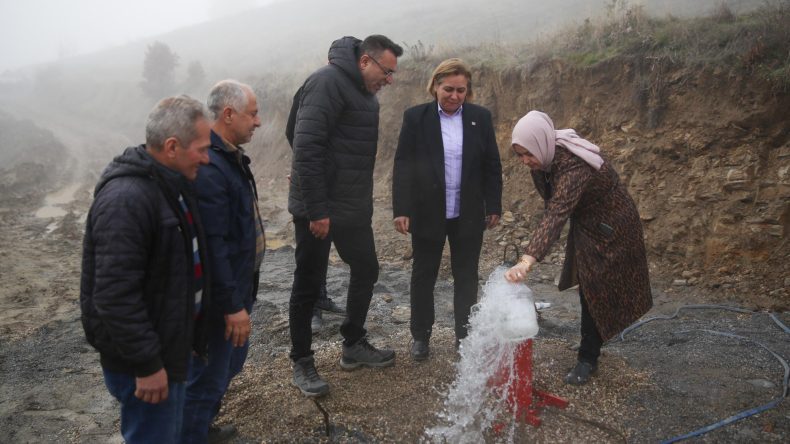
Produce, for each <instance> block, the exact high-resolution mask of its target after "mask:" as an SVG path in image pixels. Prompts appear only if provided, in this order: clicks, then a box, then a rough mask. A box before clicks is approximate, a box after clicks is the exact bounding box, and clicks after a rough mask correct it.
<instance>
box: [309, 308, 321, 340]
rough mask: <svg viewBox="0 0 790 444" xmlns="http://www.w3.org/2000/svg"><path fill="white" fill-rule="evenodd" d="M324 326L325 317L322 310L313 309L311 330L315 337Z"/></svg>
mask: <svg viewBox="0 0 790 444" xmlns="http://www.w3.org/2000/svg"><path fill="white" fill-rule="evenodd" d="M323 326H324V317H323V315H322V314H321V310H319V309H318V308H317V307H314V308H313V317H312V319H310V329H311V330H312V331H313V334H314V335H317V334H318V332H320V331H321V328H322V327H323Z"/></svg>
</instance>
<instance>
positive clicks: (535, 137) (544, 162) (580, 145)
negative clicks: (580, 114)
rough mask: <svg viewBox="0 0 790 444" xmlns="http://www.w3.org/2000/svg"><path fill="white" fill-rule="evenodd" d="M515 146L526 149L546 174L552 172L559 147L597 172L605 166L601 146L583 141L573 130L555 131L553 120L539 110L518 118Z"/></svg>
mask: <svg viewBox="0 0 790 444" xmlns="http://www.w3.org/2000/svg"><path fill="white" fill-rule="evenodd" d="M512 143H514V144H516V143H517V144H519V145H521V146H523V147H524V148H526V149H527V151H529V152H530V154H532V155H533V156H535V157H536V158H537V159H538V160H539V161H540V167H541V169H542V170H544V171H549V170H550V169H551V162H552V161H553V160H554V147H555V146H556V145H560V146H562V147H565V148H567V149H568V151H570V152H571V153H573V154H575V155H576V156H579V157H580V158H581V159H582V160H583V161H585V162H587V163H588V164H590V166H592V167H593V168H595V170H596V171H597V170H599V169H601V165H603V159H602V158H601V156H599V155H598V153H600V152H601V149H600V148H598V146H596V145H595V144H593V143H591V142H590V141H588V140H586V139H582V138H581V137H579V135H578V134H576V131H574V130H572V129H561V130H555V129H554V122H552V121H551V118H550V117H549V116H548V115H546V114H545V113H542V112H540V111H530V112H528V113H527V115H526V116H524V117H522V118H521V119H519V121H518V123H516V126H515V127H513V142H512Z"/></svg>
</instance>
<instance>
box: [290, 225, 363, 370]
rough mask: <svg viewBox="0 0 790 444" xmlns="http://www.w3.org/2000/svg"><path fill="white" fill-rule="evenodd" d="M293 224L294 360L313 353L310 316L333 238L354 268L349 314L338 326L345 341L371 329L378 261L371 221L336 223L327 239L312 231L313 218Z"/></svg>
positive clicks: (292, 309) (323, 278)
mask: <svg viewBox="0 0 790 444" xmlns="http://www.w3.org/2000/svg"><path fill="white" fill-rule="evenodd" d="M294 230H295V236H294V237H295V239H296V251H295V252H294V258H295V260H296V270H294V282H293V287H291V300H290V303H289V311H288V315H289V327H290V331H291V353H290V356H291V359H293V360H294V361H296V360H298V359H300V358H303V357H306V356H312V354H313V351H312V349H311V347H312V337H313V335H312V330H311V328H310V319H311V317H312V314H313V305H314V304H315V301H316V300H317V299H318V297H319V294H320V289H321V285H323V284H324V283H325V282H326V268H327V263H328V261H329V247H330V242H331V243H334V244H335V249H336V250H337V253H338V254H339V255H340V258H341V259H343V262H345V263H346V264H348V265H349V267H350V269H351V276H350V278H349V284H348V296H347V298H346V318H345V320H344V321H343V324H342V325H341V326H340V333H341V334H342V335H343V338H344V341H343V343H344V344H345V345H352V344H354V343H355V342H357V341H358V340H360V339H361V338H362V337H364V336H365V334H366V333H367V331H366V330H365V320H366V319H367V317H368V308H370V299H371V297H372V296H373V286H374V285H375V283H376V281H377V280H378V277H379V262H378V259H377V258H376V246H375V243H374V241H373V229H372V228H371V227H370V225H368V226H361V227H360V226H357V227H348V226H340V225H337V224H332V225H330V233H329V234H330V236H328V238H327V239H316V238H315V236H313V234H312V233H310V221H308V220H306V219H294ZM329 237H331V240H330V239H329Z"/></svg>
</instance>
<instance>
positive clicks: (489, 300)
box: [425, 266, 538, 443]
mask: <svg viewBox="0 0 790 444" xmlns="http://www.w3.org/2000/svg"><path fill="white" fill-rule="evenodd" d="M505 271H507V268H506V267H504V266H500V267H497V268H496V269H495V270H494V271H493V272H492V273H491V275H490V276H489V278H488V281H487V282H486V285H485V288H484V294H483V297H482V298H481V300H480V302H479V303H478V304H477V305H475V307H474V308H473V309H472V315H471V317H470V318H469V324H470V329H469V335H468V336H467V337H466V338H465V339H464V340H463V341H461V348H460V350H459V351H460V355H461V359H460V361H459V362H458V364H456V378H455V381H454V382H453V384H452V385H451V386H450V389H449V391H448V393H447V394H446V396H445V400H444V407H443V409H442V411H441V412H439V413H438V415H437V416H438V422H437V425H436V426H434V427H432V428H430V429H428V430H426V431H425V434H426V436H427V437H428V438H429V439H430V440H431V441H434V442H452V443H480V442H487V441H489V440H490V438H491V435H492V432H491V429H492V426H493V425H494V424H495V423H506V425H507V426H508V427H507V428H505V429H504V430H502V431H501V435H499V436H497V440H505V441H508V442H512V441H513V438H514V436H515V427H516V423H517V421H516V420H515V419H516V418H515V417H514V415H515V413H514V412H511V411H510V410H509V409H508V407H507V399H508V397H509V396H512V394H511V391H512V387H514V382H515V381H514V378H515V376H514V375H516V374H517V372H515V371H509V372H508V375H509V376H507V378H506V380H504V381H499V382H500V383H499V384H497V385H496V387H495V386H494V384H491V381H493V380H495V379H496V378H497V376H498V375H502V371H501V369H502V368H508V369H512V368H513V364H514V362H515V356H516V349H517V347H518V346H519V344H521V343H522V342H523V341H524V340H526V339H527V338H531V337H534V336H535V335H536V334H537V333H538V323H537V316H536V313H535V304H534V302H533V297H532V292H531V291H530V289H529V288H528V287H527V286H526V285H524V284H511V283H509V282H507V281H506V280H505V277H504V273H505ZM487 438H488V439H487Z"/></svg>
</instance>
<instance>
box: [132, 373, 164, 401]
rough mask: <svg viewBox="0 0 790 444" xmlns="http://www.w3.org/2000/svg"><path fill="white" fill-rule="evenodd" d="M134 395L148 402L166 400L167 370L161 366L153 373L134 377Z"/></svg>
mask: <svg viewBox="0 0 790 444" xmlns="http://www.w3.org/2000/svg"><path fill="white" fill-rule="evenodd" d="M135 385H136V387H135V390H134V396H136V397H137V398H138V399H140V400H141V401H143V402H147V403H149V404H159V403H160V402H164V401H166V400H167V371H166V370H165V369H164V368H162V369H159V371H158V372H156V373H154V374H153V375H149V376H144V377H142V378H135Z"/></svg>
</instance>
